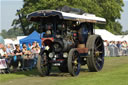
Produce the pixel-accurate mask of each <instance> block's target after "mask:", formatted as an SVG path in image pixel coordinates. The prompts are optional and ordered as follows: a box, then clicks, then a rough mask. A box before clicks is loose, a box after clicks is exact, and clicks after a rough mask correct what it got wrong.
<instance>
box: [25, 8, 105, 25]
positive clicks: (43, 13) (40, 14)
mask: <svg viewBox="0 0 128 85" xmlns="http://www.w3.org/2000/svg"><path fill="white" fill-rule="evenodd" d="M51 16H57V17H59V19H64V20H72V21H79V22H91V23H105V22H106V20H105V19H104V18H101V17H97V16H95V15H94V14H88V13H84V14H81V15H80V14H75V13H67V12H62V11H58V10H39V11H36V12H33V13H30V14H28V16H27V18H28V20H29V21H35V22H37V21H40V19H41V18H46V17H51Z"/></svg>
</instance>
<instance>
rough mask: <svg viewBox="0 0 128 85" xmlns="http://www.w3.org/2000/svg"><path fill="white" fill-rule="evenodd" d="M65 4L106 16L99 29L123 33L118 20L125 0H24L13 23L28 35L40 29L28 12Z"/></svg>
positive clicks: (97, 26) (54, 7)
mask: <svg viewBox="0 0 128 85" xmlns="http://www.w3.org/2000/svg"><path fill="white" fill-rule="evenodd" d="M65 5H66V6H70V7H73V8H79V9H82V10H84V11H85V12H86V13H92V14H95V15H96V16H100V17H104V18H105V19H106V20H107V23H106V24H105V25H96V28H98V29H106V30H108V31H110V32H112V33H114V34H122V33H123V32H122V26H121V24H120V23H119V22H118V21H117V19H120V18H121V12H123V9H122V7H123V6H124V3H123V0H24V4H23V7H22V8H21V9H20V10H19V11H18V12H17V14H16V15H17V16H20V19H14V20H13V23H12V25H13V26H14V27H16V28H18V29H22V31H23V34H24V35H28V34H30V33H31V32H32V31H33V30H37V31H38V28H37V26H36V24H35V23H32V22H29V21H27V19H26V16H27V14H29V13H31V12H34V11H37V10H44V9H57V8H58V7H62V6H65ZM21 21H22V23H21ZM22 25H23V27H22Z"/></svg>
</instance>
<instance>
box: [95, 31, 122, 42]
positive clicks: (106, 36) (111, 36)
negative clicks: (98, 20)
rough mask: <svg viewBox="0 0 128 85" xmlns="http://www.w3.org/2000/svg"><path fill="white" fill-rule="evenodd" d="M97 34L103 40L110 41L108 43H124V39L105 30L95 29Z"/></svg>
mask: <svg viewBox="0 0 128 85" xmlns="http://www.w3.org/2000/svg"><path fill="white" fill-rule="evenodd" d="M95 34H98V35H100V36H101V37H102V38H103V40H108V41H122V38H121V37H119V36H116V35H114V34H112V33H111V32H109V31H107V30H105V29H95Z"/></svg>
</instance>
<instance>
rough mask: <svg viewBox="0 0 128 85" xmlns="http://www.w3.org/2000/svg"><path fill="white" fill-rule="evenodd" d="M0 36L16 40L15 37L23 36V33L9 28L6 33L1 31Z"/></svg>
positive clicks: (17, 29)
mask: <svg viewBox="0 0 128 85" xmlns="http://www.w3.org/2000/svg"><path fill="white" fill-rule="evenodd" d="M0 35H2V36H3V38H16V37H17V36H23V35H24V34H23V32H22V30H21V29H19V28H11V29H9V30H8V31H6V30H2V31H1V33H0Z"/></svg>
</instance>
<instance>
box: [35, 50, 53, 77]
mask: <svg viewBox="0 0 128 85" xmlns="http://www.w3.org/2000/svg"><path fill="white" fill-rule="evenodd" d="M48 61H49V59H48V56H47V55H46V53H45V52H43V53H42V54H41V55H39V56H38V61H37V69H38V71H39V73H40V75H41V76H48V75H49V73H50V70H51V64H50V63H49V62H48Z"/></svg>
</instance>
